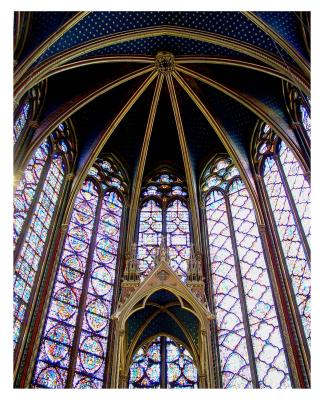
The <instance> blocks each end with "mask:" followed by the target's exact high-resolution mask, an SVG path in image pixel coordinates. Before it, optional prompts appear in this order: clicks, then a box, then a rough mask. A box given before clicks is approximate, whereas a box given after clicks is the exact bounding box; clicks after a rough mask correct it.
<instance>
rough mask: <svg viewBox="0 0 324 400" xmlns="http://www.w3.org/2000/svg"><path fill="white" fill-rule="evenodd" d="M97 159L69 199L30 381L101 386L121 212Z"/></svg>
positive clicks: (51, 385)
mask: <svg viewBox="0 0 324 400" xmlns="http://www.w3.org/2000/svg"><path fill="white" fill-rule="evenodd" d="M103 163H104V162H103V161H102V160H98V161H97V162H96V164H95V166H94V167H92V168H91V170H90V171H89V175H88V178H87V179H86V180H85V182H84V183H83V186H82V188H81V190H80V192H79V193H78V195H77V197H76V200H75V203H74V208H73V212H72V216H71V220H70V223H69V228H68V232H67V235H66V238H65V242H64V246H63V251H62V254H61V258H60V263H59V267H58V271H57V275H56V278H55V283H54V287H53V291H52V294H51V299H50V305H49V308H48V312H47V316H46V321H45V325H44V328H43V333H42V338H41V343H40V348H39V352H38V357H37V361H36V366H35V370H34V375H33V386H34V387H47V388H64V387H74V388H101V387H102V386H103V380H104V369H105V363H106V355H107V342H108V335H109V318H110V314H111V306H112V298H113V291H114V281H115V271H116V266H117V259H118V248H119V236H120V224H121V219H122V213H123V198H122V195H121V194H120V193H119V192H118V191H116V190H115V188H114V186H113V185H109V184H108V183H107V181H108V180H109V178H110V177H109V176H108V175H109V174H110V172H109V170H108V169H105V168H103V165H104V164H103ZM94 169H96V171H97V172H96V174H94V173H93V170H94ZM114 172H116V171H115V170H114ZM116 173H118V171H117V172H116ZM106 174H108V175H106ZM95 178H97V179H95ZM77 327H80V328H81V329H77Z"/></svg>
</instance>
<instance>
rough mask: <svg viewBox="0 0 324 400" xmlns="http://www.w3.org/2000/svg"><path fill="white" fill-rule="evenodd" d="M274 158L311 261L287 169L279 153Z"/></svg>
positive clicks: (306, 252)
mask: <svg viewBox="0 0 324 400" xmlns="http://www.w3.org/2000/svg"><path fill="white" fill-rule="evenodd" d="M274 160H275V162H276V164H277V166H278V171H279V174H280V178H281V181H282V183H283V186H284V188H285V193H286V196H287V199H288V202H289V205H290V209H291V211H292V213H293V216H294V220H295V222H296V226H297V229H298V232H299V235H300V237H301V240H302V245H303V247H304V251H305V255H306V257H307V259H308V262H310V248H309V244H308V240H307V238H306V235H305V232H304V229H303V226H302V224H301V221H300V218H299V214H298V211H297V208H296V204H295V201H294V199H293V197H292V194H291V191H290V187H289V184H288V181H287V178H286V174H285V171H284V169H283V166H282V164H281V161H280V157H279V156H278V154H275V155H274Z"/></svg>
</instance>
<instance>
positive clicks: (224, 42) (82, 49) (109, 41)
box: [15, 25, 308, 100]
mask: <svg viewBox="0 0 324 400" xmlns="http://www.w3.org/2000/svg"><path fill="white" fill-rule="evenodd" d="M163 35H170V36H176V37H183V38H186V39H195V40H198V41H202V42H207V43H211V44H217V45H220V46H223V47H225V48H229V49H231V50H235V51H238V52H241V53H243V54H246V55H249V56H251V57H254V58H256V59H257V60H260V61H262V62H264V63H265V64H267V65H269V66H272V67H273V68H275V69H277V70H278V71H279V72H281V73H282V74H283V75H284V76H286V77H288V78H292V79H293V81H294V82H295V84H296V85H297V86H307V85H308V79H307V77H305V76H304V75H303V74H301V73H300V71H298V70H297V69H296V68H294V67H293V66H292V65H290V66H289V68H288V64H287V62H283V61H282V60H281V59H280V58H279V57H277V56H274V55H273V54H272V53H270V52H268V51H265V50H263V49H261V48H259V47H256V46H253V45H250V44H249V45H248V44H246V43H244V42H241V41H238V40H236V39H233V38H228V37H225V36H222V35H218V34H213V33H207V32H204V31H200V30H198V29H189V28H182V27H174V26H163V25H162V26H159V27H152V28H145V29H134V30H132V31H130V32H128V31H127V32H119V33H117V34H113V35H107V36H103V37H100V38H97V39H94V40H90V41H88V42H86V43H83V44H82V45H80V46H76V47H75V48H72V49H68V50H65V51H63V52H60V53H59V54H58V55H55V56H53V57H50V58H49V59H48V60H46V61H45V62H43V63H41V64H40V65H39V66H37V67H36V68H34V69H31V70H30V72H29V74H26V75H25V76H23V77H22V76H19V77H15V98H16V100H19V99H20V98H21V97H22V96H23V94H24V93H25V92H26V91H27V90H28V89H30V88H31V87H33V86H34V85H36V84H37V83H38V82H39V81H40V80H43V79H45V78H47V76H48V73H50V72H51V70H52V69H53V68H54V67H58V66H60V65H62V64H64V63H65V62H67V61H69V60H72V59H73V58H76V57H78V56H80V55H82V54H85V53H87V52H90V51H93V50H97V49H100V48H102V47H107V46H111V45H113V44H117V43H123V42H126V41H130V40H136V39H141V38H146V37H154V36H163Z"/></svg>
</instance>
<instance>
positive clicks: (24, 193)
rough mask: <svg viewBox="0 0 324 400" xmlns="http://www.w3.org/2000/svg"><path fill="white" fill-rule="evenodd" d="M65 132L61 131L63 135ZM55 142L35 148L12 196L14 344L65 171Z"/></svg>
mask: <svg viewBox="0 0 324 400" xmlns="http://www.w3.org/2000/svg"><path fill="white" fill-rule="evenodd" d="M64 135H65V136H66V134H65V133H64V132H62V137H64ZM61 140H64V139H61ZM55 141H56V138H55V133H53V134H51V135H50V137H49V138H48V139H47V140H46V141H45V142H43V143H42V144H41V145H40V147H39V148H38V149H37V150H36V151H35V153H34V154H33V156H32V157H31V159H30V161H29V163H28V165H27V167H26V169H25V171H24V173H23V176H22V178H21V180H20V182H19V183H18V185H17V188H16V191H15V196H14V235H13V236H14V246H15V253H14V262H15V266H14V288H13V289H14V347H16V344H17V342H18V340H19V337H20V335H21V327H22V325H23V321H24V319H25V315H26V310H27V309H28V306H29V304H30V302H31V298H32V293H33V288H34V286H35V284H36V282H37V280H38V276H39V274H40V270H39V268H40V264H41V262H42V257H43V254H44V249H45V247H46V241H47V236H48V232H49V229H50V226H51V222H52V219H53V216H54V214H55V209H56V206H57V203H58V199H59V197H60V193H61V190H62V186H63V180H64V176H65V172H66V163H65V162H66V159H65V158H64V157H63V153H62V152H61V151H60V150H55V151H54V150H53V149H54V148H55V146H54V143H55ZM64 160H65V161H64Z"/></svg>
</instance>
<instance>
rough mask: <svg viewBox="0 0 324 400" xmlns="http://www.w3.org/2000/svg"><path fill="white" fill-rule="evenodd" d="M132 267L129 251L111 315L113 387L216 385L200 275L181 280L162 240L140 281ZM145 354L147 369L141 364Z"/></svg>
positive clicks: (133, 262)
mask: <svg viewBox="0 0 324 400" xmlns="http://www.w3.org/2000/svg"><path fill="white" fill-rule="evenodd" d="M136 271H137V261H136V257H134V255H129V258H128V261H127V265H126V269H125V273H124V280H123V283H122V291H121V296H120V301H119V304H118V308H117V311H116V312H115V314H114V315H113V316H112V319H113V321H114V324H115V332H116V334H115V339H114V354H113V362H112V365H113V370H112V375H111V377H112V381H111V387H115V388H129V387H134V388H135V387H136V388H144V387H149V388H154V387H155V388H158V387H161V388H176V387H187V388H197V387H199V388H212V387H215V382H214V374H213V359H212V344H211V334H210V322H211V320H212V319H213V318H214V317H213V315H212V314H211V313H210V311H209V309H208V305H207V302H206V298H205V295H204V284H203V281H202V280H201V281H199V279H200V274H196V277H197V279H198V280H197V279H196V280H194V279H190V280H189V279H188V280H187V283H184V282H183V281H182V280H181V278H180V277H179V276H178V275H177V274H176V273H175V272H174V271H173V270H172V268H171V267H170V260H169V257H168V250H167V248H166V245H165V241H162V243H161V245H160V247H159V249H158V251H157V254H156V257H155V265H154V269H153V270H152V271H151V273H150V274H149V275H148V276H147V277H146V278H145V280H144V281H143V282H141V281H140V279H139V277H138V274H137V273H136ZM168 349H169V359H168V355H167V352H168ZM145 357H148V358H147V360H148V363H149V364H150V365H149V368H148V371H147V370H146V371H144V368H143V365H144V364H145V360H144V359H145ZM140 359H142V360H143V362H144V364H143V365H140ZM154 360H156V361H154ZM168 361H169V363H168ZM136 362H139V365H138V367H139V370H138V373H139V375H138V376H137V375H136V373H135V372H134V368H135V367H136V365H134V363H135V364H136ZM154 364H155V366H154ZM147 372H148V373H147ZM141 373H142V374H143V376H142V377H141V376H140V374H141ZM181 385H182V386H181Z"/></svg>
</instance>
